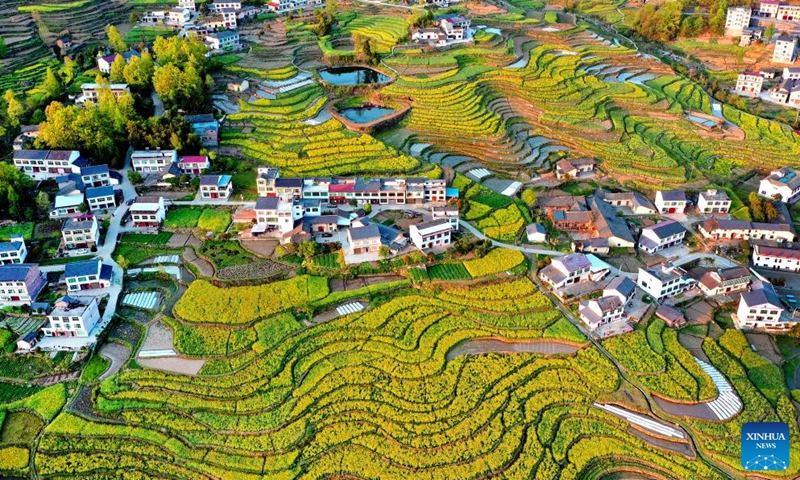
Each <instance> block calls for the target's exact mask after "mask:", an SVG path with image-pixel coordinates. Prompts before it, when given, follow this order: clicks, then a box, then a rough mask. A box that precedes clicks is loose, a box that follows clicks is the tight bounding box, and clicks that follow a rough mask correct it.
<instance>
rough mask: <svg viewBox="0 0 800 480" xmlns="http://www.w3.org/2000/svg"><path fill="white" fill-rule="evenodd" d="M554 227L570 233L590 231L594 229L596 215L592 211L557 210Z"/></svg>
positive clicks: (554, 216)
mask: <svg viewBox="0 0 800 480" xmlns="http://www.w3.org/2000/svg"><path fill="white" fill-rule="evenodd" d="M553 228H554V229H556V230H561V231H563V232H569V233H590V232H592V231H594V216H593V215H592V212H585V211H583V212H582V211H573V210H568V211H563V210H556V211H555V212H553Z"/></svg>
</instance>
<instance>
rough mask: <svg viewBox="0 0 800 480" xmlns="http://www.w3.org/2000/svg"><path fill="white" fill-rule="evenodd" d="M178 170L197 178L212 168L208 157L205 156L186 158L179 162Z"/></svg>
mask: <svg viewBox="0 0 800 480" xmlns="http://www.w3.org/2000/svg"><path fill="white" fill-rule="evenodd" d="M178 168H179V169H180V171H181V173H183V174H185V175H192V176H194V177H197V176H200V174H202V173H203V172H204V171H205V170H208V169H209V168H211V162H209V161H208V157H206V156H205V155H192V156H186V157H181V158H180V160H178Z"/></svg>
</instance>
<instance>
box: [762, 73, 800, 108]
mask: <svg viewBox="0 0 800 480" xmlns="http://www.w3.org/2000/svg"><path fill="white" fill-rule="evenodd" d="M769 98H771V99H772V100H773V101H774V102H776V103H784V104H787V105H789V106H791V107H800V80H797V79H791V78H787V79H784V80H783V81H782V82H781V84H780V85H779V86H777V87H775V88H773V89H771V90H770V91H769Z"/></svg>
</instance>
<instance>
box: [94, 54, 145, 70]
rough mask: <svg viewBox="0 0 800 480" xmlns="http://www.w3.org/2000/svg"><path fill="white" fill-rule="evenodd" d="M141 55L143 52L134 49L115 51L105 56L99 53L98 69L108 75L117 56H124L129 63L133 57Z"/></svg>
mask: <svg viewBox="0 0 800 480" xmlns="http://www.w3.org/2000/svg"><path fill="white" fill-rule="evenodd" d="M139 56H141V54H140V53H139V52H136V51H134V50H131V51H128V52H125V53H114V54H111V55H106V56H103V55H101V54H99V53H98V55H97V69H98V70H100V73H105V74H106V75H108V74H109V73H111V64H112V63H114V60H115V59H116V58H117V57H122V59H123V60H125V63H126V64H127V63H130V62H131V58H133V57H139Z"/></svg>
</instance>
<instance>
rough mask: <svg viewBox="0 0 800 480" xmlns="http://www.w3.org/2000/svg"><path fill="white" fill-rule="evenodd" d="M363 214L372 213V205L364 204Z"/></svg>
mask: <svg viewBox="0 0 800 480" xmlns="http://www.w3.org/2000/svg"><path fill="white" fill-rule="evenodd" d="M364 213H366V214H367V215H369V214H370V213H372V204H369V203H365V204H364Z"/></svg>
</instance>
